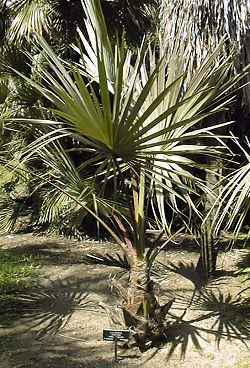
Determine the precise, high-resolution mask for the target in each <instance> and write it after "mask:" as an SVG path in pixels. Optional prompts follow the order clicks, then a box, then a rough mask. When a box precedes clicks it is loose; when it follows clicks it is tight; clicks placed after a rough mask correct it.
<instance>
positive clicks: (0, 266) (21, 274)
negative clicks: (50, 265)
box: [0, 250, 39, 299]
mask: <svg viewBox="0 0 250 368" xmlns="http://www.w3.org/2000/svg"><path fill="white" fill-rule="evenodd" d="M38 267H39V265H38V262H37V261H36V259H35V258H34V257H33V256H31V255H25V254H24V255H20V254H13V253H12V252H11V251H8V250H1V251H0V291H1V294H0V299H1V298H5V297H6V296H7V295H9V294H12V293H14V292H16V291H18V290H20V289H24V288H27V287H28V286H30V285H31V284H32V283H33V282H34V280H35V276H36V274H37V269H38Z"/></svg>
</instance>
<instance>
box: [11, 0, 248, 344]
mask: <svg viewBox="0 0 250 368" xmlns="http://www.w3.org/2000/svg"><path fill="white" fill-rule="evenodd" d="M83 8H84V12H85V14H86V25H87V29H88V32H89V37H86V38H85V37H84V35H83V34H81V33H80V36H81V42H82V46H79V47H78V50H79V52H80V54H81V61H80V63H78V64H74V63H66V64H65V63H64V62H62V61H61V60H60V59H59V58H58V57H57V56H56V54H55V53H54V52H53V50H52V49H51V47H50V46H49V45H48V44H47V42H46V41H45V40H44V39H43V38H42V37H41V36H39V35H37V40H38V43H39V45H40V46H41V49H42V54H43V58H44V60H45V61H46V63H45V64H46V68H45V69H40V70H39V75H40V77H39V78H38V79H37V81H34V80H31V79H29V78H28V77H26V76H24V75H22V77H23V78H24V80H25V81H26V82H28V83H29V84H30V85H31V86H32V87H33V88H35V89H37V91H38V92H39V93H40V94H42V95H43V96H44V97H46V98H47V99H48V100H49V101H50V103H51V104H52V106H53V109H52V110H53V114H54V116H56V121H54V120H49V119H25V118H21V119H19V120H16V122H18V121H19V122H20V123H29V124H33V125H34V126H36V127H38V131H39V133H40V136H38V138H37V139H36V140H35V142H33V143H32V144H30V145H29V147H28V149H26V150H25V152H24V155H23V160H25V162H26V164H27V165H29V163H30V162H32V160H33V159H34V157H39V158H40V160H41V161H42V162H43V163H44V165H45V167H46V168H47V175H46V174H44V175H42V176H41V174H39V173H38V172H37V173H35V172H33V175H34V176H36V177H37V178H39V181H40V186H41V185H47V184H48V183H50V184H51V185H52V186H53V187H54V188H55V190H56V191H57V193H58V192H59V193H61V194H62V195H64V196H67V197H68V198H69V199H70V200H72V201H74V202H75V203H76V205H77V208H78V210H80V209H84V210H85V211H86V212H87V213H89V214H91V215H92V216H93V217H94V218H96V219H97V220H98V222H99V223H100V224H101V225H102V226H103V227H104V228H105V229H106V230H107V231H108V232H109V233H110V234H111V235H112V237H113V238H114V240H115V241H116V242H117V243H118V244H119V246H120V247H121V249H122V251H123V252H124V254H125V255H126V257H127V260H128V263H129V267H130V272H129V281H128V288H127V289H126V290H122V289H120V291H121V295H122V296H123V299H124V300H123V311H124V316H125V319H126V322H127V324H128V325H132V324H135V325H137V327H138V325H139V326H140V328H141V329H142V336H141V337H140V338H139V337H138V339H140V341H143V342H142V344H144V346H145V340H146V338H147V335H148V334H151V335H155V336H156V335H157V336H159V335H161V334H162V333H163V332H162V331H163V330H162V329H163V320H164V318H165V315H166V313H167V311H168V309H169V308H170V306H171V302H170V303H167V305H164V306H159V304H158V302H157V301H156V298H155V297H154V291H153V281H152V279H151V277H150V268H151V266H152V264H153V263H154V260H155V258H156V256H157V254H158V252H159V250H157V249H156V250H152V249H148V248H147V247H146V239H145V226H146V223H147V220H148V219H147V209H148V208H149V203H150V202H151V201H154V200H155V203H156V204H158V208H159V211H161V207H162V206H163V202H162V197H163V195H165V196H166V198H167V201H168V203H169V205H170V206H171V207H172V208H173V209H174V210H175V211H176V212H179V213H180V212H181V211H180V207H179V204H180V203H185V206H187V207H188V208H189V210H190V213H191V214H192V213H193V212H196V214H197V215H200V213H199V210H198V208H197V207H196V206H195V201H194V199H195V198H196V197H197V196H198V195H199V194H200V193H201V192H206V191H207V190H209V189H207V187H206V186H205V184H204V182H203V181H202V180H201V179H200V178H199V177H197V176H196V175H195V171H194V168H196V169H197V170H199V169H201V168H202V165H200V163H199V157H200V155H203V154H207V155H213V156H214V155H218V154H220V152H221V148H223V147H222V146H221V145H220V136H219V135H214V134H213V131H214V129H216V128H218V127H221V126H224V125H225V124H227V123H220V122H217V121H216V119H214V124H213V125H212V126H211V125H210V126H207V127H206V126H201V125H200V123H201V122H202V121H204V120H205V119H206V118H208V117H209V116H214V117H216V116H217V114H218V113H219V112H221V111H222V110H223V109H224V108H225V107H226V106H227V105H228V104H229V103H230V102H231V101H232V97H230V94H229V95H228V93H229V92H230V91H231V89H232V88H233V87H234V86H235V85H236V84H237V83H238V82H239V80H240V79H241V78H243V77H244V76H245V74H241V75H240V76H237V77H232V78H230V79H228V75H229V74H230V71H231V68H232V67H233V62H232V54H230V55H229V56H228V57H227V58H225V57H224V56H222V49H223V47H224V42H222V43H221V44H220V45H219V47H217V48H216V49H215V51H214V52H213V53H212V54H211V55H209V57H207V58H206V59H205V60H204V62H203V63H202V64H201V66H200V68H198V69H197V71H196V72H195V73H194V75H193V77H192V78H191V79H187V78H186V75H185V69H186V68H185V60H186V58H187V57H188V46H189V45H188V44H186V42H184V44H181V43H180V45H179V48H178V50H176V53H173V54H171V56H170V55H169V54H168V53H166V49H165V48H164V47H163V46H162V47H163V48H161V47H160V52H161V58H160V60H159V61H158V59H157V56H156V53H158V50H154V48H153V47H150V46H146V45H145V44H143V45H142V46H141V48H140V49H138V51H137V52H136V54H135V55H133V58H132V54H131V51H130V50H128V49H126V48H125V46H124V45H123V44H116V46H115V50H114V49H113V48H112V46H111V42H110V40H109V37H108V33H107V28H106V24H105V21H104V17H103V14H102V10H101V5H100V2H99V1H93V0H85V1H84V3H83ZM90 35H94V37H90ZM91 41H92V43H91ZM75 49H76V50H77V47H76V48H75ZM17 73H18V74H19V75H21V74H20V73H19V72H17ZM96 85H98V88H97V87H96ZM41 126H47V130H46V133H44V130H42V129H40V128H39V127H41ZM65 137H72V139H74V140H76V141H77V142H78V151H81V152H86V159H85V160H84V161H83V162H82V163H81V164H80V165H77V164H76V163H75V162H74V160H73V159H72V156H71V155H70V152H69V151H70V150H69V151H67V150H65V149H64V148H63V146H62V145H61V144H60V140H62V139H64V138H65ZM208 137H209V138H210V139H211V137H214V139H215V142H217V143H216V145H215V146H208V145H206V144H204V143H203V142H205V140H206V139H207V138H208ZM110 188H111V190H110ZM110 191H111V194H112V195H110V193H109V198H108V200H107V193H108V192H110ZM54 198H56V197H55V196H54ZM90 200H91V201H92V203H93V201H94V203H95V205H94V207H91V206H90V204H89V203H90V202H89V201H90ZM52 206H53V203H51V202H50V206H49V207H52ZM93 208H94V209H93ZM100 209H102V211H100ZM66 213H67V211H66ZM129 213H130V215H129ZM105 218H106V220H105ZM157 311H158V312H157ZM156 312H157V313H156ZM140 315H141V316H140ZM159 315H160V316H161V318H160V319H159ZM152 321H154V323H153V325H152ZM156 325H157V328H156V327H155V326H156ZM138 336H139V335H138ZM138 341H139V340H138Z"/></svg>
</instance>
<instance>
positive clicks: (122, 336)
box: [103, 329, 130, 341]
mask: <svg viewBox="0 0 250 368" xmlns="http://www.w3.org/2000/svg"><path fill="white" fill-rule="evenodd" d="M129 335H130V331H129V330H111V329H110V330H108V329H104V330H103V340H105V341H127V340H128V339H129Z"/></svg>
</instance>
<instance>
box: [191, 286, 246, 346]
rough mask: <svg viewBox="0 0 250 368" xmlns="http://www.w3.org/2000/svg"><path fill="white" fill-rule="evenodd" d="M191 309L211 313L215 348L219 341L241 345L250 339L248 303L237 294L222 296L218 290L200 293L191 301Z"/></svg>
mask: <svg viewBox="0 0 250 368" xmlns="http://www.w3.org/2000/svg"><path fill="white" fill-rule="evenodd" d="M192 308H193V309H198V310H199V311H206V312H209V313H211V317H213V323H212V326H211V329H212V330H213V331H214V333H215V335H216V342H217V346H218V347H219V345H220V342H221V339H222V338H227V339H228V340H230V341H231V340H232V339H238V340H240V341H241V342H242V343H244V344H245V343H246V340H249V339H250V303H249V298H244V297H242V296H241V295H240V293H238V294H237V295H235V296H233V295H231V294H230V293H227V294H223V293H222V292H221V291H220V290H218V291H217V292H214V291H212V290H209V291H208V290H205V291H202V292H201V293H200V295H199V297H196V299H195V300H194V301H193V305H192Z"/></svg>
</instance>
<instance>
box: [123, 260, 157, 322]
mask: <svg viewBox="0 0 250 368" xmlns="http://www.w3.org/2000/svg"><path fill="white" fill-rule="evenodd" d="M130 267H131V268H130V275H129V283H128V291H127V305H126V309H127V311H128V312H130V313H132V314H134V315H142V316H143V317H144V318H148V317H149V314H150V310H151V307H152V306H151V304H152V303H151V299H154V297H153V295H152V290H151V289H152V287H150V286H151V284H152V282H151V281H150V277H149V270H148V264H147V262H146V260H145V259H141V258H139V257H137V256H133V257H131V259H130Z"/></svg>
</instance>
